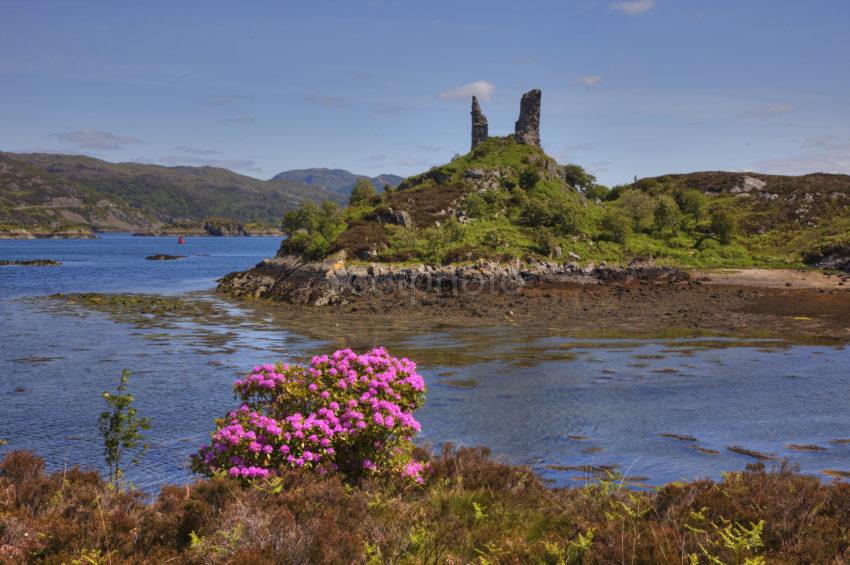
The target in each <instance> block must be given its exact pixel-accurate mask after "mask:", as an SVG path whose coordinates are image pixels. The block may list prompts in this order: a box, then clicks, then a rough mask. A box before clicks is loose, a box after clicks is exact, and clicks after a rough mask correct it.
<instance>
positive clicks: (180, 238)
mask: <svg viewBox="0 0 850 565" xmlns="http://www.w3.org/2000/svg"><path fill="white" fill-rule="evenodd" d="M177 243H186V240H185V239H184V238H183V236H182V235H181V236H180V237H178V238H177Z"/></svg>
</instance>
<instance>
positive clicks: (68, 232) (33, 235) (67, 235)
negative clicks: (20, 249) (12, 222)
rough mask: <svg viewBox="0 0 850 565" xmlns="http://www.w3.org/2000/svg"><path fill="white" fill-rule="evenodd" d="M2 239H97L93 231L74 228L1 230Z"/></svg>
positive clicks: (0, 236)
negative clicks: (48, 230)
mask: <svg viewBox="0 0 850 565" xmlns="http://www.w3.org/2000/svg"><path fill="white" fill-rule="evenodd" d="M0 239H97V235H96V234H95V233H94V231H92V230H91V229H88V230H86V229H83V228H72V229H59V230H55V231H50V232H47V231H41V230H38V229H34V228H29V229H26V228H9V229H3V230H0Z"/></svg>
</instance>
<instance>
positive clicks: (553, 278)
mask: <svg viewBox="0 0 850 565" xmlns="http://www.w3.org/2000/svg"><path fill="white" fill-rule="evenodd" d="M345 259H346V254H345V252H339V253H336V254H334V255H332V256H330V257H328V258H326V259H324V260H322V261H315V262H308V261H304V260H303V259H302V258H301V257H297V256H293V255H284V256H280V257H274V258H272V259H265V260H263V261H262V262H261V263H259V264H258V265H256V266H255V267H254V268H253V269H251V270H249V271H245V272H236V273H230V274H229V275H227V276H225V277H223V278H222V279H220V280H219V285H218V288H219V290H222V291H224V292H227V293H229V294H232V295H235V296H245V297H252V298H269V299H273V300H279V301H282V302H289V303H292V304H309V305H314V306H324V305H328V304H344V303H346V302H349V301H350V300H351V299H353V298H355V297H356V296H358V295H362V294H364V293H370V292H373V293H383V294H391V293H394V292H433V293H447V292H448V293H459V294H462V293H467V294H473V295H475V294H483V293H488V292H489V293H502V292H513V291H516V290H518V289H519V288H521V287H523V286H525V285H528V284H533V283H575V284H601V283H625V282H629V281H633V280H657V281H669V282H675V281H684V280H687V279H688V275H687V273H685V272H684V271H681V270H679V269H673V268H668V267H658V266H654V265H638V264H635V265H630V266H629V267H608V266H605V265H600V266H595V265H593V264H590V265H588V266H586V267H581V266H579V265H578V264H576V263H553V262H544V261H536V262H531V263H521V262H519V261H515V262H513V263H496V262H488V261H483V260H481V261H478V262H477V263H474V264H469V265H460V266H456V265H445V266H434V265H414V266H390V265H378V264H372V265H368V266H366V265H349V264H347V263H346V260H345Z"/></svg>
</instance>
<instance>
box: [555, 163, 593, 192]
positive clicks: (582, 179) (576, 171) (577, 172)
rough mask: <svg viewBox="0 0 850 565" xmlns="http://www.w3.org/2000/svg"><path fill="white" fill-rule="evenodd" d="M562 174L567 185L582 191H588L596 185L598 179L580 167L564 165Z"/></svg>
mask: <svg viewBox="0 0 850 565" xmlns="http://www.w3.org/2000/svg"><path fill="white" fill-rule="evenodd" d="M561 174H562V175H563V177H564V180H565V181H567V184H569V185H570V186H572V187H573V188H577V189H579V190H582V191H587V190H589V189H591V188H593V186H594V185H596V177H595V176H593V175H591V174H590V173H588V172H587V171H585V170H584V169H583V168H582V167H581V166H579V165H572V164H570V165H564V166H563V167H561Z"/></svg>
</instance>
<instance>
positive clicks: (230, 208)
mask: <svg viewBox="0 0 850 565" xmlns="http://www.w3.org/2000/svg"><path fill="white" fill-rule="evenodd" d="M321 199H331V200H336V201H343V200H344V198H343V197H342V196H340V195H339V194H338V193H336V192H333V191H330V190H326V189H324V188H322V187H318V186H309V185H306V184H303V183H300V182H296V181H291V180H286V179H276V180H274V179H273V180H268V181H263V180H259V179H255V178H252V177H248V176H244V175H240V174H237V173H234V172H232V171H229V170H227V169H221V168H215V167H163V166H159V165H143V164H138V163H109V162H106V161H101V160H99V159H95V158H92V157H85V156H80V155H53V154H43V153H30V154H14V153H0V224H4V225H7V226H8V225H12V226H29V227H38V228H40V229H54V228H56V227H58V226H63V225H66V224H82V225H89V226H92V227H93V228H95V229H99V230H138V229H149V228H151V227H156V226H158V225H161V224H167V223H173V222H177V221H185V220H195V221H201V220H204V219H205V218H210V217H221V218H228V219H230V220H236V221H240V222H257V223H262V224H272V225H277V224H278V223H279V222H280V218H281V216H282V215H283V213H284V212H285V211H286V210H291V209H293V208H296V207H298V206H299V205H300V204H302V203H303V202H305V201H309V200H321Z"/></svg>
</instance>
